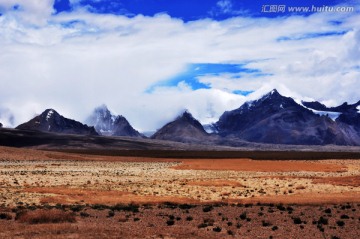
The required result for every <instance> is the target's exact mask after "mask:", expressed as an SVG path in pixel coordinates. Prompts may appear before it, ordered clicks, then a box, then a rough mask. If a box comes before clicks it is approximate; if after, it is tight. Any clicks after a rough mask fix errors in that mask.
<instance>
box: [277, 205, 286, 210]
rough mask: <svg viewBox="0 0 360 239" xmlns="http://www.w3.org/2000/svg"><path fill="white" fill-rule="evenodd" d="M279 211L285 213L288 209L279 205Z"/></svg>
mask: <svg viewBox="0 0 360 239" xmlns="http://www.w3.org/2000/svg"><path fill="white" fill-rule="evenodd" d="M277 209H279V210H280V211H285V210H286V208H285V207H284V206H283V205H281V204H280V205H277Z"/></svg>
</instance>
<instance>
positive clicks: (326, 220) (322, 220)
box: [318, 217, 329, 225]
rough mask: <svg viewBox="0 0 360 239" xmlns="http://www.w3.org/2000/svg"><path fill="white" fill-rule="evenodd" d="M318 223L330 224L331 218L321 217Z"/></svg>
mask: <svg viewBox="0 0 360 239" xmlns="http://www.w3.org/2000/svg"><path fill="white" fill-rule="evenodd" d="M318 223H319V224H322V225H327V224H329V220H328V219H327V218H324V217H320V218H319V221H318Z"/></svg>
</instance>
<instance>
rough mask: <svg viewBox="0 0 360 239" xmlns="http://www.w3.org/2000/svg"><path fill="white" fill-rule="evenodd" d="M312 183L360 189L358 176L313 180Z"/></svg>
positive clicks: (359, 177)
mask: <svg viewBox="0 0 360 239" xmlns="http://www.w3.org/2000/svg"><path fill="white" fill-rule="evenodd" d="M313 182H314V183H326V184H332V185H339V186H353V187H360V176H345V177H326V178H316V179H313Z"/></svg>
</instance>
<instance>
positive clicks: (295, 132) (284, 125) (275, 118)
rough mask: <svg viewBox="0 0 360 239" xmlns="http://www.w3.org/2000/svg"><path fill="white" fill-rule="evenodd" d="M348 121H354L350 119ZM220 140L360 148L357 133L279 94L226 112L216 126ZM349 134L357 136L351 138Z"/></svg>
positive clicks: (273, 91)
mask: <svg viewBox="0 0 360 239" xmlns="http://www.w3.org/2000/svg"><path fill="white" fill-rule="evenodd" d="M344 121H346V122H347V121H351V122H352V121H353V119H352V118H351V117H350V118H346V119H344ZM215 125H216V127H217V130H218V132H219V135H220V136H223V137H236V138H239V139H243V140H247V141H250V142H259V143H275V144H304V145H325V144H338V145H360V139H358V138H357V137H356V132H355V130H352V128H351V127H349V125H346V123H345V122H344V123H343V124H342V125H339V124H338V123H337V122H335V121H333V120H331V119H330V118H329V117H327V116H320V115H318V114H315V113H313V112H312V111H311V110H309V109H306V108H305V107H303V106H301V105H299V104H297V103H296V102H295V101H294V100H293V99H292V98H290V97H284V96H282V95H280V94H279V92H277V91H276V90H272V91H271V92H270V93H268V94H266V95H264V96H263V97H262V98H260V99H259V100H255V101H251V102H246V103H245V104H243V105H242V106H241V107H240V108H238V109H235V110H233V111H227V112H225V113H224V114H223V115H222V116H221V117H220V119H219V121H218V122H217V123H216V124H215ZM348 131H351V132H353V134H354V135H352V136H350V135H349V133H348Z"/></svg>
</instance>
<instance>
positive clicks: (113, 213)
mask: <svg viewBox="0 0 360 239" xmlns="http://www.w3.org/2000/svg"><path fill="white" fill-rule="evenodd" d="M113 216H115V212H114V211H113V210H110V211H109V212H108V216H107V217H113Z"/></svg>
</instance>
